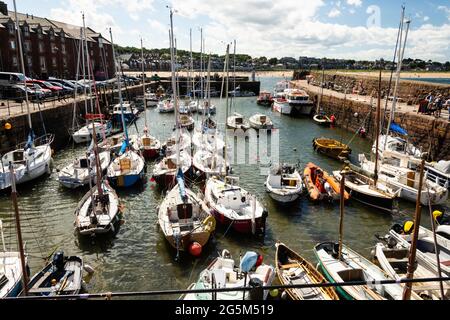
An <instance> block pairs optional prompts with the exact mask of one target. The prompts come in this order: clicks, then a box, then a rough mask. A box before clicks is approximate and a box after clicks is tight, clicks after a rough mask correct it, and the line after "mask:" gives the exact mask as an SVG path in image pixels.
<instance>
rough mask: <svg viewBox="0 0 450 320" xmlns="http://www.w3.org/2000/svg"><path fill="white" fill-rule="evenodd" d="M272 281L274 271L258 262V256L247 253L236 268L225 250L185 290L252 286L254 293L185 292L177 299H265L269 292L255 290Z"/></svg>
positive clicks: (268, 284) (254, 253) (251, 252)
mask: <svg viewBox="0 0 450 320" xmlns="http://www.w3.org/2000/svg"><path fill="white" fill-rule="evenodd" d="M274 278H275V271H274V268H273V267H272V266H271V265H266V264H264V263H262V256H260V255H258V254H257V253H256V252H254V251H247V252H246V253H245V255H244V256H243V257H242V258H241V260H240V263H239V266H236V263H235V261H234V259H233V257H232V256H231V254H230V252H229V251H228V250H226V249H225V250H223V251H222V253H221V255H220V256H219V257H217V258H215V259H214V260H213V261H212V262H211V263H210V264H209V265H208V267H207V268H206V269H205V270H203V271H202V272H201V273H200V276H199V278H198V280H197V282H195V283H192V284H191V285H190V286H189V288H188V290H196V289H197V290H198V289H212V288H242V287H245V286H250V287H255V290H252V289H249V290H248V291H241V290H240V291H225V292H216V293H212V292H204V293H187V294H183V295H182V296H181V297H180V300H266V299H267V295H268V293H269V290H257V289H256V288H257V287H260V286H270V285H271V284H272V281H273V279H274Z"/></svg>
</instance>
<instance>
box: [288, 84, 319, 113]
mask: <svg viewBox="0 0 450 320" xmlns="http://www.w3.org/2000/svg"><path fill="white" fill-rule="evenodd" d="M285 97H286V100H287V102H288V103H289V105H290V106H291V107H292V109H291V113H290V114H291V115H292V114H299V115H306V116H309V115H311V113H312V112H313V108H314V104H313V102H312V101H311V100H310V99H309V95H308V94H307V93H306V91H305V90H301V89H286V90H285Z"/></svg>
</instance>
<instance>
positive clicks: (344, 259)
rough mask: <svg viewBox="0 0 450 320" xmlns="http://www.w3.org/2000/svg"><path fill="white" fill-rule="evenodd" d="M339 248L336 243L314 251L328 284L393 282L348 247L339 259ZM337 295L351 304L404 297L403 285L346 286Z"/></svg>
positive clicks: (321, 244) (326, 244) (326, 243)
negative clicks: (352, 301) (352, 302)
mask: <svg viewBox="0 0 450 320" xmlns="http://www.w3.org/2000/svg"><path fill="white" fill-rule="evenodd" d="M338 248H339V244H338V243H335V242H323V243H319V244H318V245H316V246H315V247H314V253H315V255H316V257H317V260H318V261H319V265H320V267H321V268H322V270H323V272H324V274H325V276H326V278H327V280H328V281H330V282H332V283H335V282H337V283H342V282H352V281H370V282H372V281H383V280H390V279H389V276H388V275H387V274H386V273H384V271H383V270H381V269H380V268H378V267H377V266H376V265H375V264H373V263H372V262H370V261H369V260H367V259H366V258H364V257H363V256H362V255H360V254H359V253H357V252H355V251H353V250H352V249H350V248H349V247H347V246H346V245H344V244H343V245H342V256H341V258H340V259H339V256H338V252H339V249H338ZM336 291H337V292H338V293H339V294H340V295H341V296H342V297H343V298H344V299H347V300H384V299H389V300H401V299H402V294H403V288H402V286H401V285H400V284H385V285H382V284H375V285H373V286H370V287H369V286H368V285H358V286H342V287H337V289H336ZM411 298H413V297H411Z"/></svg>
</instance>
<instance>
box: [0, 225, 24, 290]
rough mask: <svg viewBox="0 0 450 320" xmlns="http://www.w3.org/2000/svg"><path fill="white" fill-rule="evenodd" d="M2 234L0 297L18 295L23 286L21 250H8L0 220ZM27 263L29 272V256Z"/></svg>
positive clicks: (0, 232)
mask: <svg viewBox="0 0 450 320" xmlns="http://www.w3.org/2000/svg"><path fill="white" fill-rule="evenodd" d="M0 234H1V240H2V248H3V251H0V298H6V297H17V296H18V295H19V294H20V291H22V288H23V273H22V265H21V262H20V252H18V251H7V250H6V244H5V242H4V236H3V224H2V221H1V220H0ZM25 265H26V269H27V272H28V273H29V270H28V269H29V268H28V262H27V258H26V257H25Z"/></svg>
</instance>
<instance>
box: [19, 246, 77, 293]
mask: <svg viewBox="0 0 450 320" xmlns="http://www.w3.org/2000/svg"><path fill="white" fill-rule="evenodd" d="M82 281H83V259H82V258H81V257H78V256H65V255H64V252H62V251H58V252H56V253H55V254H54V256H53V260H52V262H51V263H49V264H47V265H46V266H45V267H44V268H43V269H42V270H41V271H40V272H38V273H37V274H36V275H34V276H33V278H31V280H30V283H29V285H28V288H29V289H28V295H29V296H56V295H72V294H79V293H80V291H81V290H82Z"/></svg>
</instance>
